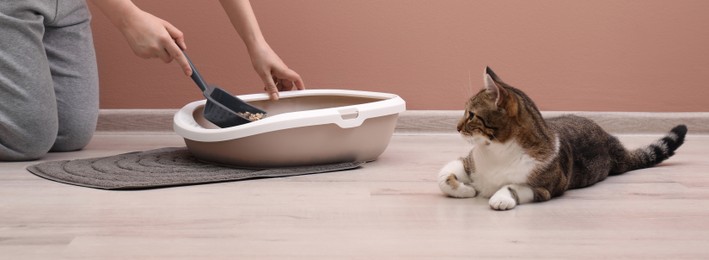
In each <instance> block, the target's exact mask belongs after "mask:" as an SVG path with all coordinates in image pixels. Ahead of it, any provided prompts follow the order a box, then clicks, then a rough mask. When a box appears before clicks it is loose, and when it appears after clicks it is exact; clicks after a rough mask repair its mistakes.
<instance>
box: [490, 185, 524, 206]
mask: <svg viewBox="0 0 709 260" xmlns="http://www.w3.org/2000/svg"><path fill="white" fill-rule="evenodd" d="M488 203H490V207H491V208H492V209H494V210H510V209H513V208H515V207H516V206H517V201H516V200H515V199H514V198H513V197H512V194H511V193H510V192H509V191H507V190H506V189H505V190H500V191H498V192H496V193H495V195H492V197H491V198H490V200H489V201H488Z"/></svg>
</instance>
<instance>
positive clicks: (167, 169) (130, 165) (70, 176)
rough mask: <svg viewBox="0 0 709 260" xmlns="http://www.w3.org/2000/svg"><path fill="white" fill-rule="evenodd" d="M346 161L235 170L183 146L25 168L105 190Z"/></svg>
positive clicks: (301, 171) (318, 168)
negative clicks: (192, 152) (199, 157)
mask: <svg viewBox="0 0 709 260" xmlns="http://www.w3.org/2000/svg"><path fill="white" fill-rule="evenodd" d="M362 164H363V162H348V163H338V164H328V165H314V166H301V167H288V168H274V169H239V168H230V167H226V166H220V165H215V164H210V163H206V162H202V161H199V160H198V159H196V158H195V157H193V156H192V155H191V154H190V153H189V152H188V151H187V148H185V147H179V148H177V147H169V148H161V149H155V150H149V151H141V152H131V153H125V154H119V155H114V156H107V157H99V158H89V159H77V160H64V161H50V162H43V163H39V164H35V165H31V166H29V167H27V170H28V171H30V172H31V173H33V174H35V175H37V176H39V177H42V178H46V179H49V180H53V181H57V182H61V183H67V184H72V185H78V186H84V187H89V188H96V189H107V190H130V189H151V188H162V187H173V186H182V185H193V184H204V183H214V182H226V181H238V180H247V179H256V178H273V177H288V176H296V175H305V174H313V173H323V172H332V171H341V170H349V169H354V168H358V167H360V166H361V165H362Z"/></svg>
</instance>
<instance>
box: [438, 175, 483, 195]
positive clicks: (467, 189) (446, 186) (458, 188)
mask: <svg viewBox="0 0 709 260" xmlns="http://www.w3.org/2000/svg"><path fill="white" fill-rule="evenodd" d="M441 177H444V176H441ZM438 186H439V187H440V188H441V191H442V192H443V193H445V194H446V195H448V196H450V197H454V198H473V197H475V196H476V195H478V192H477V191H476V190H475V188H473V187H472V186H470V185H468V184H465V183H463V182H460V181H458V178H457V177H456V176H455V174H450V175H448V176H447V177H445V178H442V180H439V185H438Z"/></svg>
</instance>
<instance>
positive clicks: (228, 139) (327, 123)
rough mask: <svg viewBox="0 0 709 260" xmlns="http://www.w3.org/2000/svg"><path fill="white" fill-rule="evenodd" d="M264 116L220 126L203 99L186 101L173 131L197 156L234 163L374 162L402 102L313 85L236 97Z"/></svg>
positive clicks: (382, 95)
mask: <svg viewBox="0 0 709 260" xmlns="http://www.w3.org/2000/svg"><path fill="white" fill-rule="evenodd" d="M238 97H239V98H241V99H242V100H244V101H246V102H248V103H249V104H251V105H254V106H257V107H259V108H261V109H263V110H265V111H267V113H268V114H267V116H266V117H265V118H263V119H261V120H257V121H253V122H250V123H247V124H242V125H238V126H234V127H227V128H219V127H217V126H216V125H214V124H212V123H211V122H209V121H207V120H206V119H205V118H204V117H203V114H202V112H203V109H204V105H205V103H206V101H205V100H201V101H195V102H192V103H189V104H187V105H185V106H184V107H183V108H182V109H180V110H179V111H178V112H177V113H176V114H175V117H174V129H175V132H176V133H177V134H178V135H180V136H182V137H183V138H184V140H185V144H186V145H187V149H188V150H189V151H190V152H191V153H192V154H193V155H194V156H195V157H196V158H198V159H200V160H204V161H208V162H214V163H218V164H225V165H231V166H235V167H249V168H264V167H267V168H271V167H287V166H303V165H317V164H330V163H340V162H355V161H357V162H364V161H373V160H376V159H377V158H378V157H379V155H381V154H382V153H383V152H384V150H385V149H386V147H387V146H388V145H389V141H390V139H391V136H392V134H393V132H394V128H395V127H396V121H397V118H398V115H399V113H401V112H403V111H405V110H406V103H405V102H404V100H403V99H402V98H401V97H399V96H397V95H394V94H388V93H380V92H369V91H356V90H340V89H315V90H299V91H285V92H281V93H280V99H279V100H278V101H271V100H269V99H268V95H266V94H265V93H263V94H251V95H240V96H238Z"/></svg>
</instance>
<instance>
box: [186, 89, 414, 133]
mask: <svg viewBox="0 0 709 260" xmlns="http://www.w3.org/2000/svg"><path fill="white" fill-rule="evenodd" d="M279 94H280V98H281V99H285V98H295V97H306V96H331V95H336V96H349V97H362V98H375V99H382V100H380V101H374V102H368V103H364V104H357V105H350V106H340V107H332V108H323V109H312V110H305V111H295V112H288V113H282V114H278V115H273V116H267V117H266V118H264V119H261V120H258V121H254V122H251V123H248V124H243V125H238V126H233V127H227V128H215V129H211V128H204V127H202V126H201V125H199V124H198V123H197V121H196V120H195V119H194V117H193V113H194V111H195V109H197V108H198V107H199V106H202V105H204V104H205V103H206V102H207V101H206V100H199V101H194V102H191V103H189V104H187V105H185V106H184V107H182V109H180V110H179V111H177V113H175V116H174V117H173V128H174V130H175V132H176V133H177V134H178V135H180V136H182V137H183V138H186V139H190V140H193V141H198V142H220V141H229V140H233V139H238V138H244V137H248V136H252V135H257V134H262V133H266V132H273V131H278V130H285V129H291V128H297V127H307V126H315V125H324V124H335V125H337V126H339V127H341V128H353V127H358V126H360V125H362V123H364V121H365V120H366V119H369V118H374V117H380V116H387V115H393V114H398V113H401V112H404V111H405V110H406V102H405V101H404V100H403V99H402V98H401V97H399V96H398V95H395V94H390V93H381V92H371V91H360V90H343V89H312V90H311V89H306V90H297V91H284V92H281V93H279ZM238 97H239V98H241V99H242V100H244V101H246V102H253V101H262V100H268V95H267V94H265V93H260V94H249V95H239V96H238ZM294 138H297V137H294Z"/></svg>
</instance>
